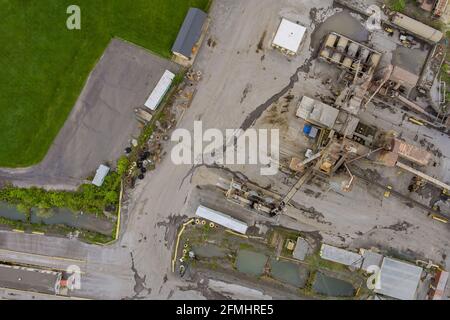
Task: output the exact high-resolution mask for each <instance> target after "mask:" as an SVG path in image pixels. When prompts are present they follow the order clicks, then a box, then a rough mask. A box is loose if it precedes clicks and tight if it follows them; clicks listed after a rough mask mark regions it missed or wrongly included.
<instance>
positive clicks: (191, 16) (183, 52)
mask: <svg viewBox="0 0 450 320" xmlns="http://www.w3.org/2000/svg"><path fill="white" fill-rule="evenodd" d="M206 19H207V14H206V13H205V12H203V11H202V10H200V9H197V8H190V9H189V11H188V13H187V15H186V17H185V19H184V22H183V24H182V25H181V28H180V31H179V32H178V36H177V39H176V40H175V42H174V44H173V46H172V53H173V54H174V55H176V56H178V57H180V58H181V59H184V60H186V61H189V60H191V59H192V56H193V55H194V54H195V53H196V52H197V50H198V47H199V45H200V42H201V41H200V40H201V35H202V33H203V29H204V25H205V21H206Z"/></svg>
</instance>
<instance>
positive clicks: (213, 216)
mask: <svg viewBox="0 0 450 320" xmlns="http://www.w3.org/2000/svg"><path fill="white" fill-rule="evenodd" d="M195 215H197V216H199V217H201V218H204V219H207V220H210V221H212V222H214V223H217V224H220V225H221V226H224V227H225V228H228V229H231V230H233V231H236V232H239V233H242V234H245V233H246V232H247V228H248V225H247V224H246V223H245V222H242V221H239V220H237V219H235V218H232V217H230V216H229V215H227V214H225V213H222V212H219V211H215V210H212V209H209V208H207V207H204V206H199V207H198V208H197V211H196V212H195Z"/></svg>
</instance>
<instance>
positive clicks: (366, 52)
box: [359, 48, 370, 63]
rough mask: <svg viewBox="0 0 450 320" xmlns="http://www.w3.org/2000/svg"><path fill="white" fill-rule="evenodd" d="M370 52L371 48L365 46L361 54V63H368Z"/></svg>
mask: <svg viewBox="0 0 450 320" xmlns="http://www.w3.org/2000/svg"><path fill="white" fill-rule="evenodd" d="M369 53H370V52H369V50H367V49H366V48H363V49H362V50H361V54H360V56H359V60H361V63H366V61H367V57H369Z"/></svg>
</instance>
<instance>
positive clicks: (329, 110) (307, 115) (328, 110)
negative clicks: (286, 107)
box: [297, 96, 339, 128]
mask: <svg viewBox="0 0 450 320" xmlns="http://www.w3.org/2000/svg"><path fill="white" fill-rule="evenodd" d="M338 114H339V110H338V109H336V108H333V107H331V106H329V105H327V104H325V103H322V102H320V101H317V100H314V99H311V98H309V97H307V96H303V97H302V100H301V101H300V105H299V106H298V109H297V117H299V118H302V119H305V120H307V121H310V122H313V123H315V124H317V125H320V126H322V127H327V128H332V127H333V125H334V123H335V122H336V118H337V117H338Z"/></svg>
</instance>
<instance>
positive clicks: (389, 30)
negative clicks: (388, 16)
mask: <svg viewBox="0 0 450 320" xmlns="http://www.w3.org/2000/svg"><path fill="white" fill-rule="evenodd" d="M384 31H386V32H387V33H388V34H389V36H391V37H392V36H393V35H394V29H392V28H391V27H387V26H386V27H384Z"/></svg>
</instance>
